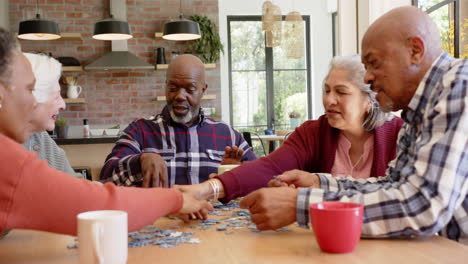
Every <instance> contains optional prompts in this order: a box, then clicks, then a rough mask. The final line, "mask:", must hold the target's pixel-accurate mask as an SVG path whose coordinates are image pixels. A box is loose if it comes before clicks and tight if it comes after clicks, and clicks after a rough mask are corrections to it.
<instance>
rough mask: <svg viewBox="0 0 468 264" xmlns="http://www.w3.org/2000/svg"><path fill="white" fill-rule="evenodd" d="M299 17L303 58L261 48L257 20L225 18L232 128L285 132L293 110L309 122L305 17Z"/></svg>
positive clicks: (309, 98)
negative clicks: (300, 19)
mask: <svg viewBox="0 0 468 264" xmlns="http://www.w3.org/2000/svg"><path fill="white" fill-rule="evenodd" d="M303 19H304V21H303V23H304V40H305V44H304V49H305V51H304V58H302V59H289V58H287V57H286V49H285V48H284V47H283V46H280V47H274V48H267V47H265V36H264V35H265V34H264V32H263V31H262V22H261V17H260V16H228V53H229V54H228V55H229V75H230V76H229V89H230V109H231V125H232V126H233V127H234V128H235V129H237V130H238V131H250V132H253V133H258V134H260V133H262V134H263V130H265V129H275V130H282V129H289V128H290V119H289V113H291V112H293V111H294V112H299V113H300V118H301V122H303V121H305V120H307V119H310V115H311V96H310V78H309V76H310V56H309V50H310V45H309V32H310V29H309V17H308V16H305V17H303ZM283 20H284V19H283ZM283 23H284V22H283Z"/></svg>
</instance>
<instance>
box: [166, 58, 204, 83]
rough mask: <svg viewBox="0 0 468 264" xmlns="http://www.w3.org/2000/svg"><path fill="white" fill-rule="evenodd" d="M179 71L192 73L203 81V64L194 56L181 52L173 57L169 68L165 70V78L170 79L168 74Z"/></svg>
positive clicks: (178, 72)
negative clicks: (181, 53)
mask: <svg viewBox="0 0 468 264" xmlns="http://www.w3.org/2000/svg"><path fill="white" fill-rule="evenodd" d="M180 73H186V74H189V75H192V76H193V77H196V78H197V79H198V80H200V81H202V82H203V83H204V82H205V66H204V65H203V62H202V61H201V60H200V59H199V58H198V57H196V56H193V55H190V54H183V55H179V56H177V57H175V59H173V60H172V61H171V63H170V64H169V68H168V69H167V72H166V79H170V76H172V75H174V74H180Z"/></svg>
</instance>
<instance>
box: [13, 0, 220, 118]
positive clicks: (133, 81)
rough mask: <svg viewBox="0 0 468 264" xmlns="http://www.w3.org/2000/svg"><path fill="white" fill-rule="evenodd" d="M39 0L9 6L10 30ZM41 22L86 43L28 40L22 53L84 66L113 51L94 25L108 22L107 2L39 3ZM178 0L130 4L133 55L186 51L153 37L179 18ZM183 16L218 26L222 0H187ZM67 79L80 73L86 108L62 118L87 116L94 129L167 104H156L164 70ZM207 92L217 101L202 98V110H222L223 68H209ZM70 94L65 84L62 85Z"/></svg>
mask: <svg viewBox="0 0 468 264" xmlns="http://www.w3.org/2000/svg"><path fill="white" fill-rule="evenodd" d="M33 2H34V3H33ZM35 4H36V2H35V1H28V0H15V1H10V3H9V10H10V12H9V15H10V30H12V31H14V32H16V31H17V30H18V24H19V22H20V21H21V20H24V19H29V18H30V17H28V14H30V13H31V11H34V9H35ZM39 9H40V10H41V14H42V16H43V18H45V19H49V20H53V21H55V22H57V23H58V24H59V27H60V30H61V32H62V33H80V34H81V36H82V39H78V40H53V41H25V40H21V41H20V42H21V45H22V49H23V51H44V52H51V53H52V55H53V56H54V57H60V56H66V57H74V58H77V59H78V60H79V61H80V62H81V64H82V65H86V64H88V63H90V62H92V61H94V60H95V59H96V58H98V57H100V56H102V55H103V54H105V53H107V52H109V51H110V50H111V47H110V42H106V41H101V40H95V39H93V38H92V37H91V36H92V32H93V27H94V24H95V23H96V22H97V21H100V20H102V19H104V18H106V16H107V14H108V12H109V0H66V1H65V0H47V1H39ZM178 10H179V1H163V0H152V1H148V0H146V1H144V0H128V1H127V17H128V19H127V20H128V22H129V24H130V25H131V29H132V33H133V39H130V40H129V41H128V47H129V51H130V52H132V53H133V54H135V55H137V56H138V57H140V58H142V59H144V60H146V61H147V62H148V63H151V64H154V63H155V60H154V50H155V49H156V48H158V47H164V48H165V51H166V58H167V59H168V62H169V59H170V54H171V52H172V51H179V52H181V53H183V52H184V51H186V50H188V46H189V44H190V43H189V42H174V41H167V40H163V39H162V38H155V36H154V33H155V32H161V31H162V26H163V25H164V23H165V22H167V21H169V20H171V19H177V18H178V16H179V11H178ZM183 13H184V16H186V17H188V16H190V15H192V14H203V15H206V16H208V17H209V18H210V19H212V20H213V21H214V22H215V23H218V1H217V0H198V1H186V0H184V1H183ZM64 75H77V76H79V77H78V84H79V85H80V86H82V87H83V92H82V94H81V95H80V97H83V98H85V103H84V104H68V105H67V108H66V110H65V111H62V115H63V116H64V117H65V118H66V119H67V120H68V121H69V124H70V125H81V124H82V120H83V119H84V118H87V119H88V120H89V122H90V124H91V125H105V126H107V125H111V126H112V125H115V124H128V123H130V122H131V121H132V120H134V119H135V118H138V117H147V116H151V115H154V114H156V113H158V112H160V111H161V109H162V108H163V107H164V105H165V102H164V101H156V100H155V98H156V97H157V96H161V95H164V83H165V75H166V71H165V70H157V71H122V72H121V71H109V72H106V71H101V72H93V71H82V72H66V73H64ZM206 81H207V84H208V91H207V93H208V94H213V95H216V98H217V99H214V100H203V101H202V105H203V107H209V108H215V109H216V111H217V112H220V109H221V106H220V98H221V97H220V96H221V93H220V74H219V67H217V68H215V69H208V70H207V75H206ZM62 94H63V95H64V96H65V95H66V86H65V85H63V86H62Z"/></svg>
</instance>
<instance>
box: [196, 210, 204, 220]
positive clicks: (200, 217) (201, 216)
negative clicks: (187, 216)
mask: <svg viewBox="0 0 468 264" xmlns="http://www.w3.org/2000/svg"><path fill="white" fill-rule="evenodd" d="M194 215H195V217H196V218H197V219H204V218H203V215H202V214H201V212H195V213H194Z"/></svg>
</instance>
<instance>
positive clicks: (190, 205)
mask: <svg viewBox="0 0 468 264" xmlns="http://www.w3.org/2000/svg"><path fill="white" fill-rule="evenodd" d="M182 195H183V196H184V204H183V206H182V208H181V209H180V211H179V214H183V215H189V214H197V217H198V218H199V219H207V218H208V212H211V211H213V206H212V205H211V204H210V203H209V202H208V201H205V200H198V199H196V198H195V197H193V195H191V194H189V193H182ZM182 218H184V217H182Z"/></svg>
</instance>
